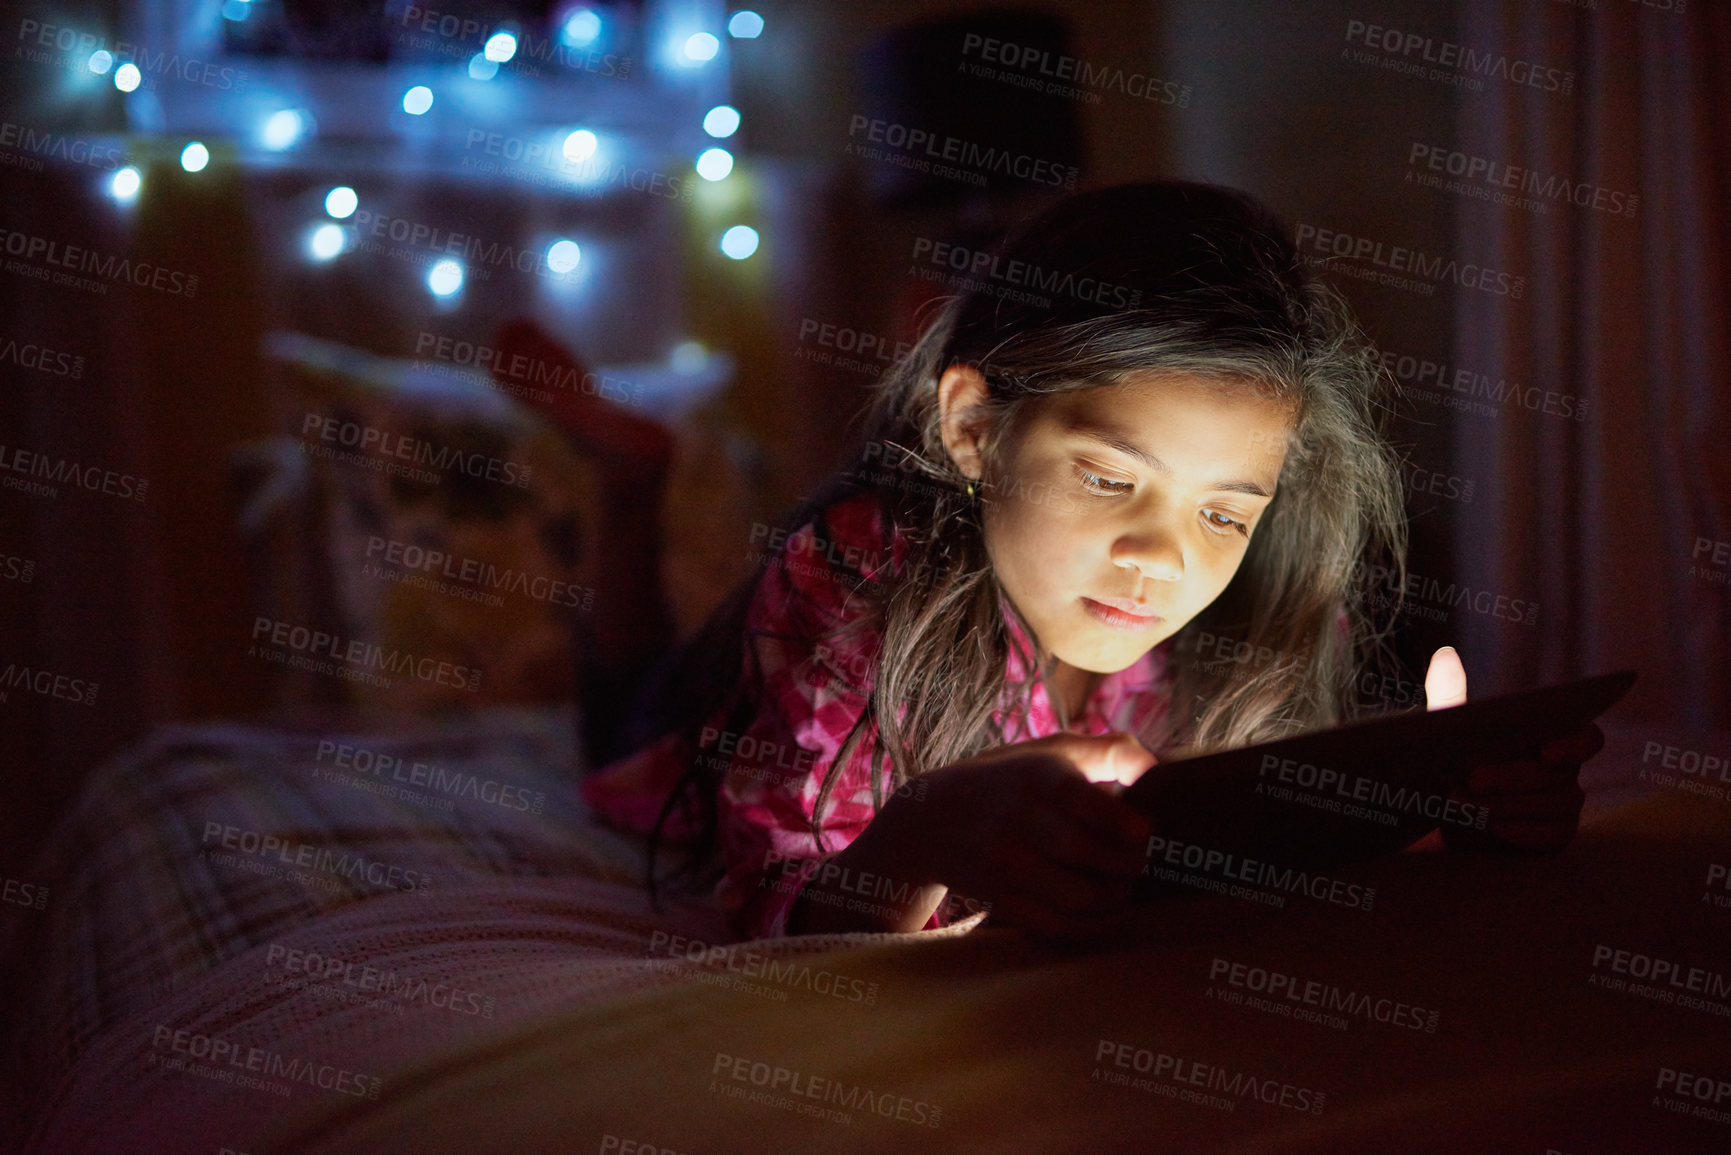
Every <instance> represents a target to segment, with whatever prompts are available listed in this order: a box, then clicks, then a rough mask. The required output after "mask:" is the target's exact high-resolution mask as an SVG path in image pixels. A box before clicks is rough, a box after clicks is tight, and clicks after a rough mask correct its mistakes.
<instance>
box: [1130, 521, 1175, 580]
mask: <svg viewBox="0 0 1731 1155" xmlns="http://www.w3.org/2000/svg"><path fill="white" fill-rule="evenodd" d="M1112 560H1113V562H1115V563H1116V564H1118V565H1121V566H1123V567H1125V568H1126V569H1135V570H1137V571H1139V572H1140V573H1141V575H1142V576H1143V577H1145V578H1148V579H1149V580H1150V581H1157V582H1160V581H1163V582H1172V581H1178V580H1179V579H1181V578H1182V577H1183V576H1184V551H1183V550H1181V549H1179V548H1178V546H1177V545H1176V544H1175V543H1174V542H1173V540H1172V538H1171V537H1170V536H1169V535H1166V534H1158V533H1145V534H1138V535H1135V536H1131V535H1126V536H1124V537H1121V538H1119V539H1118V542H1117V544H1116V545H1114V546H1113V548H1112Z"/></svg>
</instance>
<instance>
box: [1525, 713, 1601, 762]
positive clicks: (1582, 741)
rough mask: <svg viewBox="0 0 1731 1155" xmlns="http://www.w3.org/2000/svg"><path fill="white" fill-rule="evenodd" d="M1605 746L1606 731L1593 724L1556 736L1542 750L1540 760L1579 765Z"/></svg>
mask: <svg viewBox="0 0 1731 1155" xmlns="http://www.w3.org/2000/svg"><path fill="white" fill-rule="evenodd" d="M1604 748H1605V732H1604V731H1603V730H1601V729H1599V727H1598V725H1597V724H1596V723H1595V724H1591V725H1589V726H1587V727H1586V729H1584V730H1577V731H1576V732H1575V733H1573V734H1569V735H1567V736H1565V737H1562V738H1554V739H1552V740H1551V741H1549V742H1547V743H1545V745H1544V747H1543V748H1542V749H1541V750H1540V753H1539V761H1541V762H1548V763H1552V764H1563V763H1569V762H1573V763H1575V764H1577V765H1579V764H1580V763H1582V762H1585V761H1586V760H1587V759H1589V758H1591V757H1593V755H1595V754H1597V753H1598V752H1599V751H1600V750H1603V749H1604Z"/></svg>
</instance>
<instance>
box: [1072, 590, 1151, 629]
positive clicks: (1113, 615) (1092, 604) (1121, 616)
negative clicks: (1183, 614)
mask: <svg viewBox="0 0 1731 1155" xmlns="http://www.w3.org/2000/svg"><path fill="white" fill-rule="evenodd" d="M1082 608H1083V609H1085V610H1087V611H1088V613H1089V614H1090V615H1092V616H1093V617H1094V619H1095V620H1096V621H1099V622H1102V623H1104V624H1105V625H1108V626H1111V627H1112V628H1113V629H1118V630H1151V629H1153V628H1154V627H1155V626H1158V625H1159V624H1160V623H1161V622H1163V621H1165V620H1166V619H1165V618H1163V617H1161V616H1160V615H1159V614H1154V613H1150V614H1146V615H1144V614H1133V613H1129V612H1127V611H1125V610H1121V609H1119V608H1118V607H1116V606H1109V605H1107V604H1106V603H1104V602H1097V601H1095V600H1094V599H1093V598H1087V597H1085V598H1083V599H1082Z"/></svg>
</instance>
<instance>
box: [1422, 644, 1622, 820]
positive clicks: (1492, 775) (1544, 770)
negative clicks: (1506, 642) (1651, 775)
mask: <svg viewBox="0 0 1731 1155" xmlns="http://www.w3.org/2000/svg"><path fill="white" fill-rule="evenodd" d="M1424 689H1425V699H1426V706H1425V708H1426V709H1429V710H1441V709H1446V708H1448V707H1450V706H1458V705H1460V704H1461V703H1462V702H1464V701H1466V700H1467V675H1466V670H1465V669H1464V668H1463V667H1462V666H1461V660H1460V655H1459V654H1457V653H1455V651H1454V648H1453V647H1452V646H1445V647H1443V648H1442V649H1440V650H1438V651H1437V652H1436V653H1435V654H1433V655H1432V656H1431V660H1430V669H1429V670H1428V671H1426V673H1425V679H1424ZM1604 746H1605V735H1604V732H1603V731H1601V730H1600V729H1599V727H1598V725H1597V724H1594V723H1589V724H1588V725H1587V726H1586V728H1585V729H1582V730H1578V731H1576V732H1575V733H1573V734H1570V735H1567V736H1566V737H1562V738H1557V739H1554V740H1552V741H1550V742H1547V743H1545V744H1544V745H1543V746H1542V747H1541V748H1540V749H1539V751H1538V753H1537V756H1536V757H1534V758H1527V759H1523V760H1519V761H1512V762H1493V763H1488V764H1486V765H1483V766H1478V767H1475V768H1474V769H1473V772H1472V774H1471V776H1469V777H1468V779H1467V782H1466V785H1465V786H1464V787H1460V788H1457V789H1456V790H1453V791H1451V792H1450V797H1452V798H1454V799H1455V800H1456V801H1459V802H1470V803H1473V804H1474V805H1475V806H1482V807H1485V808H1487V809H1489V811H1490V819H1489V821H1488V822H1487V824H1486V828H1485V829H1484V830H1483V831H1478V830H1473V829H1470V828H1468V827H1463V826H1456V825H1452V824H1448V823H1445V824H1444V825H1443V832H1442V834H1443V841H1444V842H1446V843H1447V844H1448V845H1449V846H1451V847H1457V848H1460V847H1479V846H1485V845H1489V846H1493V847H1499V848H1504V849H1515V850H1531V851H1541V852H1551V851H1557V850H1561V849H1562V848H1563V847H1564V846H1566V845H1568V842H1569V839H1571V838H1573V837H1574V836H1575V830H1576V828H1577V827H1578V826H1579V825H1580V822H1581V804H1582V802H1584V801H1585V800H1586V795H1585V794H1584V793H1583V792H1582V790H1581V787H1580V784H1579V782H1578V781H1577V779H1578V778H1579V776H1580V773H1581V763H1583V762H1585V761H1586V760H1587V759H1589V758H1591V757H1592V756H1593V755H1595V754H1597V753H1598V752H1599V751H1600V750H1602V749H1603V748H1604Z"/></svg>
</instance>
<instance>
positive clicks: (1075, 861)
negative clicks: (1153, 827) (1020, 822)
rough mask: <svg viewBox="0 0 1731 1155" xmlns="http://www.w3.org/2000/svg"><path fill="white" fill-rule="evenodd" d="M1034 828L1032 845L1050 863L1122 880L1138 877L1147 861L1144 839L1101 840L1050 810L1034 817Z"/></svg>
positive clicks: (1089, 830)
mask: <svg viewBox="0 0 1731 1155" xmlns="http://www.w3.org/2000/svg"><path fill="white" fill-rule="evenodd" d="M1033 825H1034V829H1033V840H1032V841H1033V845H1035V846H1037V847H1039V848H1040V849H1041V850H1042V851H1043V852H1044V853H1045V856H1046V857H1047V858H1049V859H1050V860H1052V861H1053V862H1055V863H1058V864H1061V865H1063V866H1066V867H1069V868H1071V869H1073V870H1080V871H1087V872H1089V873H1091V874H1095V875H1099V876H1102V877H1106V878H1125V877H1130V876H1133V875H1136V874H1139V873H1140V872H1141V870H1142V867H1143V865H1144V864H1145V863H1146V862H1147V853H1146V846H1147V842H1146V840H1145V839H1135V838H1125V839H1118V838H1112V837H1103V836H1102V835H1101V834H1100V833H1099V832H1098V831H1097V830H1095V829H1092V828H1090V827H1086V826H1079V825H1077V824H1076V823H1074V822H1069V821H1066V820H1065V818H1064V817H1063V816H1062V815H1061V814H1057V813H1053V812H1051V811H1045V812H1042V813H1040V814H1036V815H1035V816H1034V818H1033Z"/></svg>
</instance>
